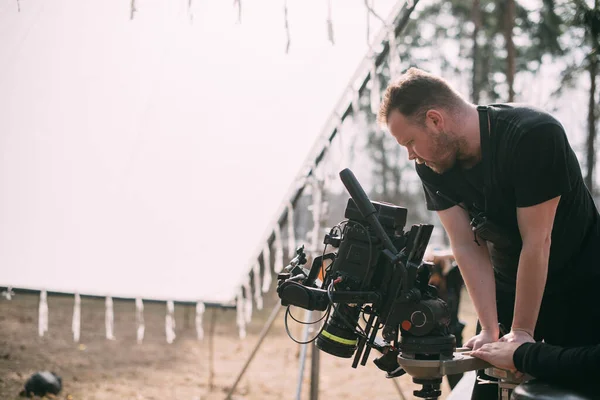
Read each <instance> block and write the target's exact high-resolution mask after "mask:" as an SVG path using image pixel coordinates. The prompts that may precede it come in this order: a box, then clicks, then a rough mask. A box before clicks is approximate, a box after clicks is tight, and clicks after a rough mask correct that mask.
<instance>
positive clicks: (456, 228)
mask: <svg viewBox="0 0 600 400" xmlns="http://www.w3.org/2000/svg"><path fill="white" fill-rule="evenodd" d="M438 215H439V217H440V220H441V222H442V225H444V228H445V229H446V232H447V233H448V236H449V237H450V245H451V247H452V252H453V253H454V257H455V258H456V262H457V263H458V267H459V268H460V271H461V273H462V276H463V279H464V281H465V284H466V286H467V290H468V291H469V295H470V296H471V298H472V300H473V304H474V306H475V310H476V311H477V317H478V318H479V323H480V324H481V327H482V330H485V331H487V332H489V333H490V334H491V337H492V340H497V339H498V334H499V328H498V313H497V311H496V284H495V280H494V270H493V268H492V263H491V261H490V256H489V253H488V250H487V246H486V245H485V243H484V242H483V241H481V242H482V244H481V246H479V245H477V243H475V241H474V236H473V231H472V230H471V225H470V224H469V215H468V214H467V212H466V211H465V210H463V209H462V208H460V207H458V206H454V207H451V208H449V209H447V210H443V211H438ZM475 347H478V346H475Z"/></svg>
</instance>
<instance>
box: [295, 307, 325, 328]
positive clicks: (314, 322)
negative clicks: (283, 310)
mask: <svg viewBox="0 0 600 400" xmlns="http://www.w3.org/2000/svg"><path fill="white" fill-rule="evenodd" d="M289 309H290V307H289V306H288V310H289ZM288 314H289V315H290V317H292V319H293V320H294V321H296V322H297V323H299V324H301V325H314V324H316V323H318V322H321V321H323V319H324V318H325V316H326V314H323V316H322V317H321V318H319V319H318V320H316V321H313V322H304V321H300V320H299V319H296V317H294V316H293V315H292V312H291V311H288Z"/></svg>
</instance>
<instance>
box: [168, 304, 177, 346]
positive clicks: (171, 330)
mask: <svg viewBox="0 0 600 400" xmlns="http://www.w3.org/2000/svg"><path fill="white" fill-rule="evenodd" d="M165 336H166V337H167V343H169V344H171V343H173V341H174V340H175V338H176V337H177V335H175V303H173V301H172V300H169V301H167V315H166V316H165Z"/></svg>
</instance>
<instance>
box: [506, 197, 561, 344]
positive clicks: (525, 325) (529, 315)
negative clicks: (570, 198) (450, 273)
mask: <svg viewBox="0 0 600 400" xmlns="http://www.w3.org/2000/svg"><path fill="white" fill-rule="evenodd" d="M559 201H560V196H558V197H555V198H553V199H551V200H548V201H545V202H543V203H541V204H537V205H535V206H531V207H524V208H517V222H518V224H519V231H520V233H521V239H522V241H523V247H522V249H521V256H520V258H519V267H518V271H517V289H516V297H515V310H514V317H513V323H512V330H513V331H525V332H527V333H528V334H529V335H530V336H531V337H533V332H534V329H535V324H536V321H537V318H538V314H539V311H540V306H541V303H542V295H543V294H544V287H545V286H546V278H547V275H548V260H549V257H550V238H551V236H552V226H553V224H554V216H555V215H556V208H557V207H558V203H559Z"/></svg>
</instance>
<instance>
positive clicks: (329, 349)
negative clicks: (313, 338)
mask: <svg viewBox="0 0 600 400" xmlns="http://www.w3.org/2000/svg"><path fill="white" fill-rule="evenodd" d="M359 315H360V308H359V307H350V306H347V305H339V306H338V307H337V309H335V310H334V311H333V314H331V317H330V318H329V320H328V321H327V322H326V323H325V326H324V327H323V330H322V331H321V333H320V334H319V336H317V342H316V345H317V347H318V348H319V349H321V350H323V351H324V352H326V353H329V354H331V355H334V356H337V357H343V358H350V357H352V355H353V354H354V352H355V351H356V345H357V343H358V335H357V334H356V333H355V329H356V325H357V324H358V316H359Z"/></svg>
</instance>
